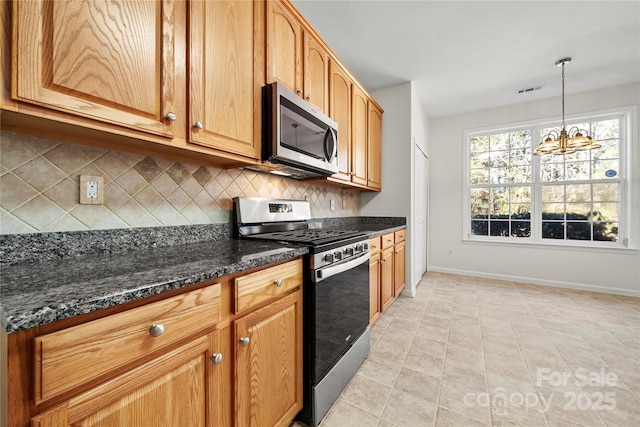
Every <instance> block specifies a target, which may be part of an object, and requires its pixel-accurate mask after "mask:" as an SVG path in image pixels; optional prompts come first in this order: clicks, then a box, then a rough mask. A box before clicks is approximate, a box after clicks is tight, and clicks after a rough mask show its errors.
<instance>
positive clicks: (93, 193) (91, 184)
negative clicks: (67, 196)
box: [80, 175, 104, 205]
mask: <svg viewBox="0 0 640 427" xmlns="http://www.w3.org/2000/svg"><path fill="white" fill-rule="evenodd" d="M103 188H104V178H103V177H101V176H92V175H80V204H81V205H101V204H103V203H104V195H103V193H104V191H103Z"/></svg>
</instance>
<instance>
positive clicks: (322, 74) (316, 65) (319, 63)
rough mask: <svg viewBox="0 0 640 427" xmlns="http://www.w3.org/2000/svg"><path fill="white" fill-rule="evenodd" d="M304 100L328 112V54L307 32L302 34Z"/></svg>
mask: <svg viewBox="0 0 640 427" xmlns="http://www.w3.org/2000/svg"><path fill="white" fill-rule="evenodd" d="M303 89H304V99H306V100H307V102H309V103H311V104H313V105H315V106H316V107H318V108H319V109H320V110H321V111H323V112H324V113H327V112H328V98H329V54H328V53H327V51H326V50H325V48H324V47H323V46H322V45H321V44H320V42H319V41H318V40H317V39H316V38H315V37H314V36H313V35H312V34H310V33H309V32H305V33H304V88H303Z"/></svg>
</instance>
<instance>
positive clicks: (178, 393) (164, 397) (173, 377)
mask: <svg viewBox="0 0 640 427" xmlns="http://www.w3.org/2000/svg"><path fill="white" fill-rule="evenodd" d="M218 346H219V344H218V337H217V335H216V333H212V334H210V335H209V336H203V337H201V338H199V339H196V340H194V341H191V342H190V343H189V344H186V345H184V346H181V347H178V348H176V349H175V350H173V351H170V352H168V353H166V354H164V355H162V356H161V357H158V358H157V359H154V360H152V361H150V362H148V363H145V364H143V365H142V366H139V367H137V368H135V369H132V370H131V371H129V372H127V373H125V374H123V375H120V376H118V377H116V378H114V379H112V380H110V381H107V382H105V383H103V384H101V385H99V386H97V387H95V388H93V389H91V390H89V391H87V392H85V393H82V394H80V395H78V396H76V397H74V398H72V399H70V400H69V401H67V402H64V403H63V404H62V405H61V406H58V407H56V408H54V409H52V410H50V411H47V412H45V413H43V414H41V415H38V416H36V417H34V418H33V420H32V425H33V426H43V427H44V426H49V425H54V426H95V427H98V426H104V427H107V426H134V425H135V426H142V425H148V426H159V427H161V426H166V427H172V426H176V425H180V426H186V427H191V426H193V427H198V426H206V425H217V422H218V420H217V419H215V418H216V416H217V414H218V413H219V412H220V410H219V407H218V406H219V405H216V404H214V401H215V400H216V399H220V400H221V395H214V394H213V393H207V390H218V389H219V387H218V386H217V385H216V384H215V381H216V379H218V380H221V379H222V377H221V376H218V375H215V374H214V371H215V370H216V369H217V368H218V365H213V363H212V361H211V355H212V354H213V353H214V352H215V351H216V348H217V347H218ZM216 377H217V378H216ZM208 406H209V407H208Z"/></svg>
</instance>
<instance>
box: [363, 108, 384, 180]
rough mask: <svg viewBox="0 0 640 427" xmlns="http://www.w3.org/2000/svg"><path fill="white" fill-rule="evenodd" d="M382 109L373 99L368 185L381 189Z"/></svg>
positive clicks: (370, 123)
mask: <svg viewBox="0 0 640 427" xmlns="http://www.w3.org/2000/svg"><path fill="white" fill-rule="evenodd" d="M381 169H382V111H381V110H380V109H379V108H378V107H377V106H376V105H375V104H374V103H373V102H371V101H369V103H368V120H367V186H368V187H370V188H373V189H377V190H380V188H381V184H382V176H381Z"/></svg>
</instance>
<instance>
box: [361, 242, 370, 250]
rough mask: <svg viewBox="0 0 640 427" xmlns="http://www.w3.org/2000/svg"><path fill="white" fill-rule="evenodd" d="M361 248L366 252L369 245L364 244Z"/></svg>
mask: <svg viewBox="0 0 640 427" xmlns="http://www.w3.org/2000/svg"><path fill="white" fill-rule="evenodd" d="M362 247H363V248H364V250H365V251H366V250H368V249H369V244H368V243H364V244H363V245H362Z"/></svg>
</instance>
